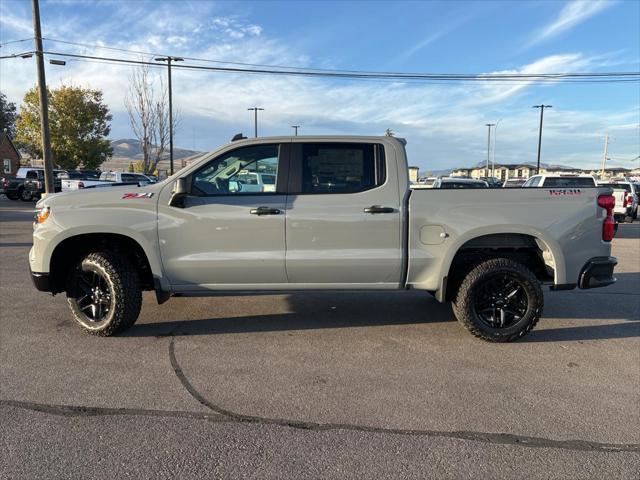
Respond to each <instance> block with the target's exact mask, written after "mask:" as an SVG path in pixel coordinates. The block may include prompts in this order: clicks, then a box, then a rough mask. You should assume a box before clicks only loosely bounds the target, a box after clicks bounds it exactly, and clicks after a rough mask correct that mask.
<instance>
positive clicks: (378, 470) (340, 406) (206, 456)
mask: <svg viewBox="0 0 640 480" xmlns="http://www.w3.org/2000/svg"><path fill="white" fill-rule="evenodd" d="M31 208H32V204H25V203H22V202H11V201H8V200H7V199H6V198H4V197H1V198H0V302H1V303H0V416H1V418H0V443H1V447H0V448H1V450H0V451H2V454H1V455H0V477H2V478H127V477H132V478H148V477H160V478H173V477H181V478H185V477H200V478H203V477H208V478H211V477H232V478H319V477H339V478H363V477H365V478H379V477H383V476H388V477H393V478H424V477H436V478H467V477H469V478H498V477H499V478H545V479H548V478H567V477H570V478H637V475H638V472H639V471H640V223H638V222H635V223H633V224H623V225H621V226H620V229H619V231H618V236H617V238H616V239H615V240H614V243H613V253H614V255H615V256H617V257H618V259H619V265H618V267H617V270H616V272H617V277H618V283H616V284H615V285H612V286H610V287H606V288H603V289H596V290H592V291H571V292H549V293H546V294H545V295H546V298H545V314H544V317H543V319H542V320H541V321H540V323H539V325H538V327H537V328H536V330H534V331H533V332H532V333H530V334H529V335H528V336H526V337H525V338H524V339H522V340H521V341H518V342H515V343H510V344H504V345H502V344H489V343H485V342H482V341H480V340H477V339H475V338H474V337H472V336H471V335H470V334H469V333H467V331H466V330H464V329H463V328H462V327H461V326H460V325H459V324H458V323H457V322H456V321H455V320H454V317H453V314H452V312H451V308H450V307H449V306H447V305H440V304H438V303H437V302H436V301H435V300H433V299H432V298H431V297H430V296H429V295H426V294H423V293H414V292H408V293H399V294H381V293H379V292H378V293H375V294H369V293H355V294H354V293H340V294H336V293H327V294H315V293H314V294H304V295H301V294H294V295H267V296H226V297H225V296H220V297H213V298H206V299H186V298H173V299H171V300H170V301H169V302H168V303H166V304H164V305H162V306H158V305H156V303H155V298H154V296H153V295H152V294H150V293H147V294H145V298H144V305H143V310H142V314H141V316H140V319H139V320H138V323H137V324H136V325H135V326H134V327H133V328H132V329H131V330H130V331H128V332H126V334H124V335H121V336H118V337H112V338H96V337H91V336H89V335H86V334H84V333H83V332H82V331H80V329H79V328H77V327H76V326H75V325H74V324H73V323H72V320H71V316H70V313H69V312H68V311H67V306H66V302H65V298H64V296H60V295H58V296H56V297H50V296H47V295H46V294H43V293H39V292H37V291H35V289H34V288H33V287H32V285H31V281H30V279H29V274H28V265H27V253H28V250H29V248H30V244H31V217H32V212H31Z"/></svg>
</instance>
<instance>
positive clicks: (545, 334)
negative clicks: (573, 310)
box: [519, 322, 640, 343]
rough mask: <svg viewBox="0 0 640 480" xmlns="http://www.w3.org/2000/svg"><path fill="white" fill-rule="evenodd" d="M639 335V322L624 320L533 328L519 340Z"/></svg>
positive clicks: (586, 338) (565, 339)
mask: <svg viewBox="0 0 640 480" xmlns="http://www.w3.org/2000/svg"><path fill="white" fill-rule="evenodd" d="M635 337H640V322H624V323H616V324H613V325H611V324H609V325H586V326H581V327H566V328H547V329H538V330H533V331H532V332H530V333H529V334H528V335H527V336H525V337H524V338H523V339H522V340H519V341H520V342H524V343H539V342H570V341H574V342H575V341H579V340H607V339H612V338H635Z"/></svg>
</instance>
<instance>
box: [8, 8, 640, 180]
mask: <svg viewBox="0 0 640 480" xmlns="http://www.w3.org/2000/svg"><path fill="white" fill-rule="evenodd" d="M40 10H41V12H40V13H41V20H42V30H43V37H44V38H45V39H46V40H45V41H44V49H45V51H51V52H62V53H76V54H89V55H97V56H105V57H118V58H128V59H133V60H139V59H143V60H150V59H152V58H154V57H155V56H157V55H159V54H162V55H174V56H182V57H192V58H199V59H205V60H214V61H218V62H243V63H253V64H266V65H282V66H291V67H301V68H322V69H339V70H366V71H386V72H420V73H472V74H475V73H493V72H519V73H564V72H614V71H615V72H623V71H625V72H634V71H635V72H637V71H640V2H639V1H634V0H629V1H626V0H618V1H615V0H612V1H608V0H607V1H598V0H594V1H570V2H561V1H551V0H544V1H445V2H438V1H415V2H401V1H395V2H390V1H370V2H367V1H322V2H319V1H318V2H313V1H285V2H270V1H257V2H241V1H233V2H232V1H221V2H216V1H212V2H209V1H162V0H157V1H152V2H147V1H95V2H93V1H91V2H90V1H84V2H81V1H65V0H51V1H46V0H41V6H40ZM32 35H33V30H32V23H31V2H28V1H14V0H0V45H1V48H0V55H10V54H14V53H19V52H23V51H28V50H33V40H26V41H23V42H15V43H7V42H13V41H15V40H23V39H29V37H30V36H32ZM62 42H72V43H81V44H85V45H87V46H77V45H72V44H68V43H62ZM103 47H114V48H120V49H124V50H129V51H135V52H137V53H132V52H125V51H114V50H108V49H105V48H103ZM49 58H55V57H53V56H51V57H49ZM190 63H199V64H203V65H223V66H225V65H226V64H222V63H211V62H195V61H190ZM226 66H228V65H226ZM131 72H132V67H130V66H123V65H113V64H105V63H96V62H87V61H81V60H75V61H73V60H70V59H67V64H66V66H57V65H50V64H48V63H47V64H46V74H47V83H48V85H49V86H50V87H54V88H55V87H57V86H60V85H62V84H67V85H69V84H71V85H77V86H82V87H90V88H97V89H101V90H102V91H103V92H104V98H105V102H106V103H107V104H108V105H109V107H110V109H111V112H112V113H113V121H112V130H111V135H110V137H111V138H112V139H119V138H132V137H133V133H132V130H131V128H130V126H129V123H128V119H127V114H126V110H125V106H124V97H125V94H126V91H127V89H128V88H129V77H130V75H131ZM152 73H153V75H154V78H155V84H156V85H157V87H158V88H160V85H161V81H164V80H165V79H166V73H167V72H166V67H158V68H154V69H153V70H152ZM35 81H36V76H35V60H34V58H31V59H22V58H12V59H5V60H0V91H2V92H3V93H5V94H6V95H7V96H8V98H9V100H10V101H13V102H15V103H16V104H17V105H19V104H20V103H21V100H22V98H23V96H24V94H25V92H26V90H27V89H29V88H31V87H32V86H34V85H35ZM173 101H174V109H175V110H177V112H178V113H179V117H180V125H179V128H178V130H177V132H176V134H175V145H177V146H180V147H184V148H191V149H196V150H213V149H215V148H217V147H218V146H220V145H222V144H225V143H227V142H228V141H229V140H230V138H231V137H232V136H233V135H234V134H236V133H238V132H244V133H245V134H247V135H252V134H253V113H252V112H250V111H247V108H248V107H251V106H254V105H257V106H260V107H262V108H264V109H265V110H264V111H262V112H260V116H259V135H260V136H269V135H290V134H292V129H291V127H290V126H291V125H300V126H301V127H300V130H299V133H300V134H301V135H303V134H308V135H311V134H322V135H337V134H340V135H382V134H383V133H384V132H385V130H386V129H387V128H390V129H391V130H392V131H393V132H394V133H395V134H396V135H397V136H400V137H404V138H406V139H407V141H408V144H407V151H408V154H409V157H410V159H409V161H410V163H411V164H412V165H417V166H419V167H420V168H421V170H423V171H429V170H442V169H447V168H452V167H467V166H472V165H476V164H478V163H479V162H482V161H484V160H486V157H487V127H486V126H485V124H486V123H497V124H498V125H497V127H496V129H495V131H494V132H493V131H492V135H494V139H495V145H492V148H495V161H496V162H497V163H500V162H503V163H520V162H535V160H536V154H537V143H538V126H539V110H537V109H533V108H532V106H533V105H536V104H540V103H544V104H550V105H553V108H551V109H549V110H545V119H544V132H543V143H542V162H544V163H551V164H563V165H567V166H575V167H583V168H589V167H599V166H600V163H601V161H602V156H603V147H604V137H605V135H607V134H608V135H609V138H610V143H609V156H610V158H611V160H610V161H609V162H608V164H607V165H608V166H622V167H627V168H635V167H638V166H640V160H638V159H637V156H638V155H640V85H639V84H638V83H600V84H595V83H588V84H575V83H563V84H560V83H553V84H544V85H541V84H531V83H529V84H527V83H523V84H518V85H513V84H498V85H496V84H487V83H484V82H483V83H465V84H460V83H457V84H456V83H444V84H443V83H440V84H438V83H418V82H399V81H393V82H390V81H377V80H371V79H368V80H344V79H341V80H335V79H327V78H299V77H290V76H266V75H257V74H230V73H220V72H203V71H185V70H174V71H173ZM634 158H635V160H634Z"/></svg>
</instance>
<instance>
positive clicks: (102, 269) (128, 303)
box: [67, 252, 142, 337]
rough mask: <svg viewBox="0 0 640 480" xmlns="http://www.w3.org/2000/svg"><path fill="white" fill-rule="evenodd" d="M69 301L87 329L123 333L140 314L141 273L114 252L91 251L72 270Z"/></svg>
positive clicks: (79, 322)
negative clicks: (139, 275)
mask: <svg viewBox="0 0 640 480" xmlns="http://www.w3.org/2000/svg"><path fill="white" fill-rule="evenodd" d="M67 301H68V303H69V307H70V308H71V312H72V313H73V316H74V317H75V319H76V321H77V322H78V324H79V325H80V326H81V327H82V328H83V329H84V330H85V331H86V332H88V333H90V334H92V335H99V336H101V337H108V336H110V335H113V334H116V333H119V332H123V331H124V330H126V329H128V328H129V327H131V326H132V325H133V324H134V323H135V322H136V320H137V319H138V315H139V314H140V307H141V305H142V290H141V288H140V279H139V277H138V273H137V272H136V270H135V269H134V268H133V266H132V265H131V264H129V263H128V262H126V261H124V260H121V259H120V258H118V257H116V256H115V255H113V254H111V253H108V252H100V253H91V254H89V255H87V256H86V257H84V258H83V259H82V261H81V262H80V263H79V264H78V265H77V266H76V268H75V269H74V270H73V272H72V273H71V275H70V277H69V280H68V284H67Z"/></svg>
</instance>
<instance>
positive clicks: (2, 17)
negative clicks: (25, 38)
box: [0, 7, 33, 35]
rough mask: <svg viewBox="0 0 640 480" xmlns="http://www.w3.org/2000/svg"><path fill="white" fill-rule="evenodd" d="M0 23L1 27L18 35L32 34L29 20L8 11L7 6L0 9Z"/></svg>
mask: <svg viewBox="0 0 640 480" xmlns="http://www.w3.org/2000/svg"><path fill="white" fill-rule="evenodd" d="M0 25H2V28H6V29H7V30H9V31H11V32H15V33H17V34H20V35H25V34H29V35H33V26H32V25H31V22H29V21H28V20H25V19H24V18H20V17H16V16H15V15H13V14H11V13H9V12H8V11H7V7H5V8H3V9H1V10H0Z"/></svg>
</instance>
